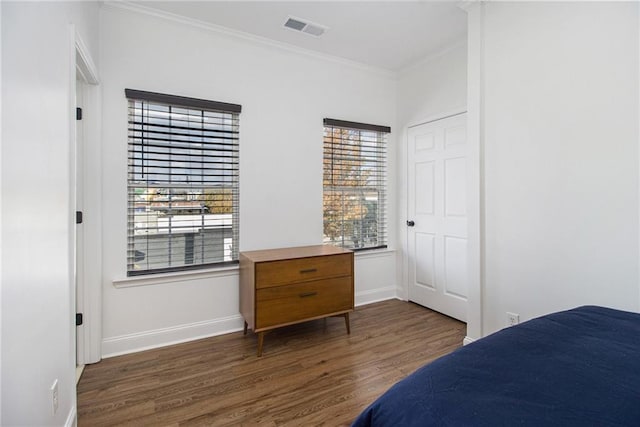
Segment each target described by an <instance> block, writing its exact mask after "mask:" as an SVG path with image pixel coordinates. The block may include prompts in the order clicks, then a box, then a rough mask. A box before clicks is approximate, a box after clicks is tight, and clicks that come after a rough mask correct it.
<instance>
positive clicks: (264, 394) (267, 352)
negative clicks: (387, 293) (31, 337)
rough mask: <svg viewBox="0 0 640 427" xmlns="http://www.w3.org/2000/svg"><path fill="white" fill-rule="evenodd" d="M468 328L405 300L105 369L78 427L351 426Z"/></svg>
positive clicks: (90, 369) (88, 380)
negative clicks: (347, 317)
mask: <svg viewBox="0 0 640 427" xmlns="http://www.w3.org/2000/svg"><path fill="white" fill-rule="evenodd" d="M465 330H466V326H465V324H464V323H462V322H459V321H457V320H453V319H451V318H449V317H446V316H443V315H441V314H439V313H436V312H433V311H431V310H428V309H425V308H423V307H420V306H418V305H415V304H412V303H407V302H402V301H398V300H390V301H383V302H380V303H376V304H370V305H366V306H362V307H358V308H356V310H355V312H354V313H353V314H352V316H351V335H347V334H346V330H345V325H344V319H343V318H342V317H339V318H329V319H326V320H317V321H312V322H308V323H303V324H300V325H294V326H290V327H286V328H282V329H279V330H276V331H273V332H270V333H268V334H267V335H266V336H265V342H264V354H263V356H262V357H260V358H258V357H256V344H257V339H256V335H255V334H253V333H251V332H250V333H249V334H248V335H247V336H244V335H243V334H242V332H237V333H232V334H228V335H223V336H218V337H212V338H207V339H202V340H198V341H192V342H189V343H185V344H179V345H174V346H171V347H165V348H160V349H156V350H149V351H145V352H141V353H135V354H131V355H125V356H119V357H113V358H109V359H105V360H103V361H101V362H100V363H97V364H94V365H88V366H87V367H86V368H85V370H84V373H83V375H82V378H81V379H80V383H79V384H78V425H79V426H115V425H118V426H122V425H131V426H143V425H146V426H165V425H172V426H173V425H203V426H204V425H207V426H208V425H216V426H218V425H231V426H238V425H246V426H251V425H264V426H279V425H301V426H313V425H328V426H334V425H348V424H349V423H350V422H351V421H352V420H353V419H354V418H355V417H356V416H357V415H358V414H359V413H360V411H362V410H363V409H364V408H365V407H366V406H367V405H368V404H370V403H371V402H372V401H373V400H375V399H376V397H378V396H379V395H380V394H382V393H383V392H384V391H385V390H387V389H388V388H389V387H390V386H391V385H393V384H394V383H396V382H397V381H398V380H400V379H402V378H404V377H405V376H407V375H408V374H410V373H411V372H413V371H414V370H416V369H417V368H418V367H420V366H422V365H424V364H425V363H427V362H429V361H431V360H433V359H435V358H437V357H439V356H442V355H444V354H447V353H449V352H451V351H453V350H454V349H456V348H457V347H459V346H461V345H462V339H463V338H464V335H465Z"/></svg>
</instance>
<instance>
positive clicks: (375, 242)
mask: <svg viewBox="0 0 640 427" xmlns="http://www.w3.org/2000/svg"><path fill="white" fill-rule="evenodd" d="M390 132H391V128H389V127H386V126H377V125H369V124H364V123H354V122H347V121H343V120H335V119H324V160H323V162H324V178H323V187H324V191H323V219H324V242H325V243H326V244H333V245H337V246H341V247H344V248H349V249H354V250H358V249H374V248H384V247H386V246H387V218H386V200H387V198H386V187H387V156H386V152H387V135H388V134H389V133H390Z"/></svg>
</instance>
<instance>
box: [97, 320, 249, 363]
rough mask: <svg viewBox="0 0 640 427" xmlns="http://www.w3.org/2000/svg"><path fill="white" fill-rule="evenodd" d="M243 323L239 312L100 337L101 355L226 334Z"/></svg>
mask: <svg viewBox="0 0 640 427" xmlns="http://www.w3.org/2000/svg"><path fill="white" fill-rule="evenodd" d="M243 327H244V321H243V319H242V316H240V315H239V314H236V315H234V316H229V317H223V318H220V319H213V320H206V321H204V322H196V323H190V324H186V325H178V326H173V327H170V328H163V329H155V330H151V331H144V332H139V333H135V334H129V335H121V336H117V337H112V338H106V339H104V340H103V341H102V357H103V358H107V357H113V356H120V355H122V354H128V353H135V352H138V351H144V350H150V349H152V348H158V347H165V346H168V345H173V344H180V343H183V342H187V341H194V340H197V339H201V338H208V337H212V336H216V335H223V334H228V333H230V332H237V331H241V330H242V329H243Z"/></svg>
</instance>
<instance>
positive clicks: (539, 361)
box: [352, 306, 640, 427]
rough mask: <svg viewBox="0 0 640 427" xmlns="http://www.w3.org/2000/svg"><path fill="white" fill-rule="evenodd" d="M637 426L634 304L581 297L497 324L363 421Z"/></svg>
mask: <svg viewBox="0 0 640 427" xmlns="http://www.w3.org/2000/svg"><path fill="white" fill-rule="evenodd" d="M503 425H509V426H536V427H538V426H640V314H637V313H630V312H624V311H618V310H613V309H609V308H604V307H595V306H584V307H579V308H575V309H572V310H568V311H563V312H558V313H553V314H549V315H547V316H543V317H539V318H537V319H533V320H530V321H528V322H524V323H521V324H520V325H517V326H514V327H511V328H506V329H503V330H501V331H499V332H496V333H495V334H492V335H490V336H487V337H485V338H483V339H481V340H478V341H476V342H474V343H472V344H469V345H467V346H464V347H461V348H459V349H458V350H456V351H454V352H453V353H451V354H448V355H446V356H444V357H442V358H440V359H437V360H435V361H434V362H432V363H430V364H428V365H426V366H424V367H422V368H420V369H418V370H417V371H416V372H414V373H413V374H411V375H410V376H408V377H407V378H405V379H404V380H402V381H400V382H399V383H397V384H395V385H394V386H393V387H391V388H390V389H389V390H388V391H387V392H386V393H384V394H383V395H382V396H381V397H379V398H378V399H377V400H376V401H375V402H374V403H372V404H371V405H370V406H369V407H368V408H367V409H366V410H365V411H364V412H362V413H361V414H360V415H359V416H358V418H356V420H355V421H354V422H353V424H352V426H353V427H364V426H403V427H404V426H503Z"/></svg>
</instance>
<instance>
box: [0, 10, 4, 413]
mask: <svg viewBox="0 0 640 427" xmlns="http://www.w3.org/2000/svg"><path fill="white" fill-rule="evenodd" d="M1 46H2V2H1V1H0V47H1ZM2 57H3V55H2V54H1V52H0V93H3V92H2ZM2 104H3V102H1V101H0V167H1V165H2V151H3V150H2V147H3V145H2V134H3V132H2V129H4V128H3V127H2ZM2 224H3V222H2V174H1V173H0V271H2V242H3V240H2V228H3V227H2ZM2 285H3V284H2V276H1V275H0V307H2ZM2 330H3V329H2V316H1V315H0V331H2ZM2 366H3V364H2V339H0V378H2ZM2 388H3V387H0V422H2V402H3V400H2Z"/></svg>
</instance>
